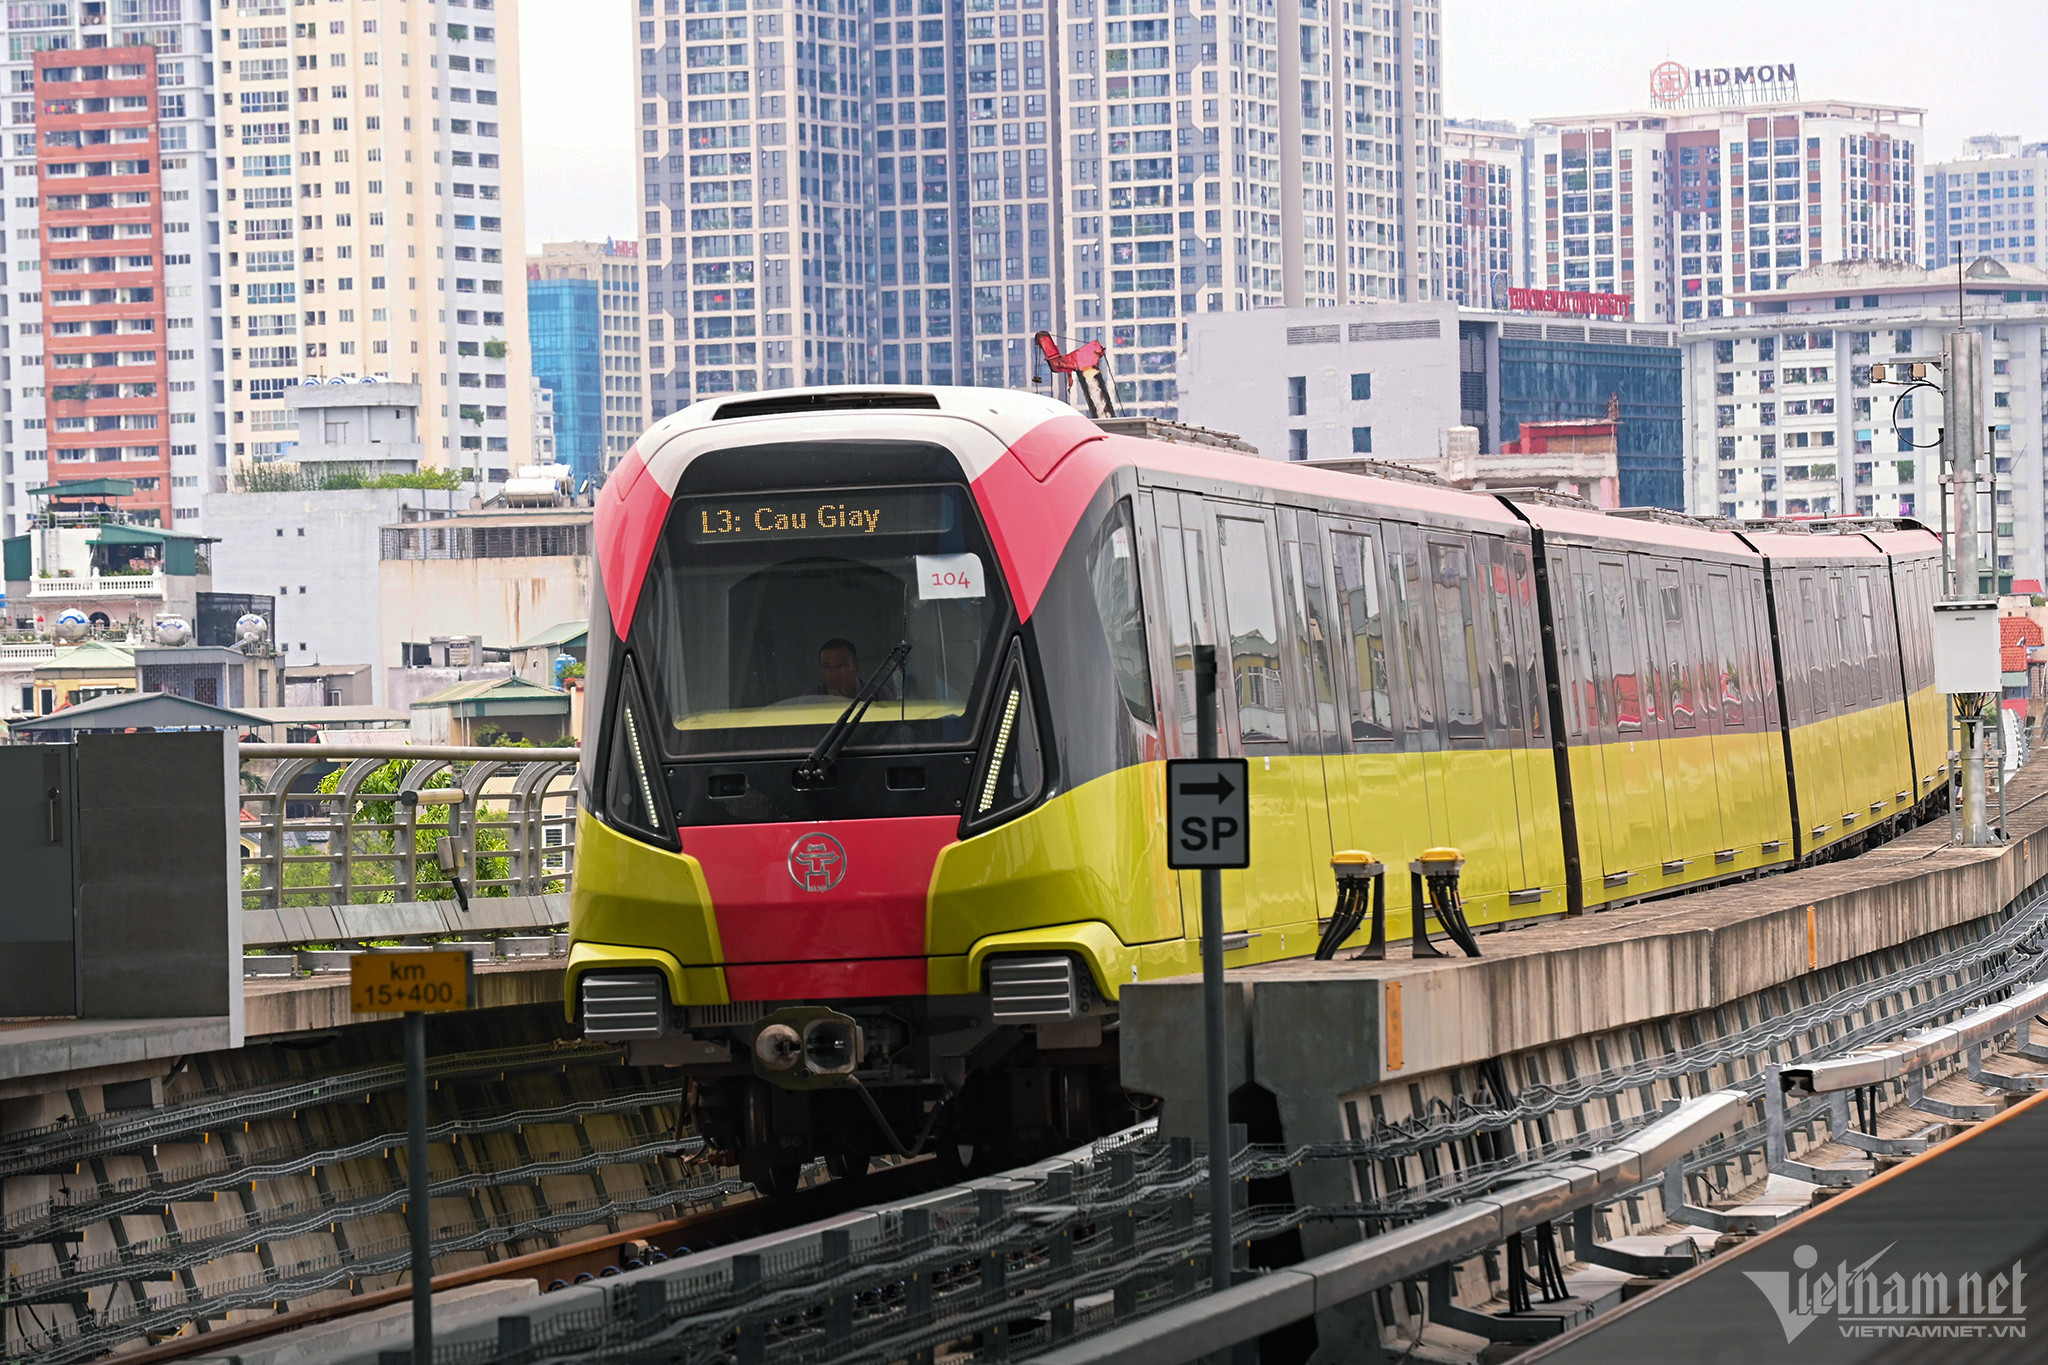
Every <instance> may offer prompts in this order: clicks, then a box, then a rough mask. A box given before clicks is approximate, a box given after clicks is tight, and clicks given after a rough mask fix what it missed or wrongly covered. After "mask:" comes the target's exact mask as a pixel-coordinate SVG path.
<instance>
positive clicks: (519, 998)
mask: <svg viewBox="0 0 2048 1365" xmlns="http://www.w3.org/2000/svg"><path fill="white" fill-rule="evenodd" d="M566 962H567V960H566V959H564V958H559V957H544V958H543V957H536V958H523V959H511V960H508V961H504V962H487V963H479V964H478V965H477V968H476V977H477V1004H478V1007H479V1008H480V1009H502V1008H507V1007H511V1006H516V1005H552V1004H559V1003H560V1001H561V999H562V973H563V969H564V967H565V966H566ZM242 989H243V1003H244V1020H245V1037H244V1038H243V1040H242V1041H243V1042H244V1043H245V1044H246V1043H257V1042H264V1041H268V1040H271V1039H275V1038H283V1037H290V1036H292V1035H294V1034H306V1033H322V1032H328V1031H331V1030H334V1029H339V1028H345V1027H347V1026H349V1025H351V1024H361V1023H367V1022H372V1021H375V1020H379V1019H393V1018H396V1017H397V1016H396V1015H384V1014H364V1015H358V1014H355V1013H354V1012H352V1011H351V1010H350V1009H349V1004H348V977H347V975H346V974H344V973H335V974H334V975H331V976H302V977H296V978H292V979H290V980H277V981H249V982H246V983H244V984H243V988H242ZM234 1046H236V1041H235V1039H234V1038H233V1036H232V1033H231V1031H230V1028H229V1021H228V1020H227V1019H225V1018H211V1019H210V1018H199V1019H18V1020H0V1100H4V1099H13V1098H18V1097H20V1096H23V1095H31V1094H40V1093H42V1092H43V1091H46V1090H49V1089H50V1088H51V1084H50V1078H51V1077H59V1076H61V1077H74V1078H77V1079H82V1080H89V1081H91V1082H92V1083H94V1084H100V1083H105V1082H109V1081H122V1080H130V1079H134V1078H137V1077H140V1076H144V1075H158V1076H161V1075H162V1074H163V1073H164V1072H165V1071H166V1070H167V1069H168V1068H169V1067H170V1065H171V1064H173V1063H175V1062H176V1061H177V1060H178V1059H179V1058H181V1057H187V1056H192V1055H195V1054H200V1053H207V1052H219V1051H222V1050H224V1049H227V1048H232V1047H234Z"/></svg>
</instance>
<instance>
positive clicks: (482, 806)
mask: <svg viewBox="0 0 2048 1365" xmlns="http://www.w3.org/2000/svg"><path fill="white" fill-rule="evenodd" d="M578 752H579V751H578V750H575V749H517V748H470V747H462V746H451V745H419V744H374V745H373V744H362V745H356V744H351V745H326V744H244V745H242V746H241V750H240V760H241V769H242V794H241V800H242V907H243V909H245V910H281V909H292V908H304V907H314V906H329V905H404V904H407V903H411V902H421V901H447V900H454V899H457V887H456V885H455V883H454V881H452V880H451V877H450V874H449V873H447V872H444V871H443V870H442V867H443V861H442V855H443V854H444V853H447V854H452V858H451V859H450V861H452V864H453V866H454V869H455V871H454V873H453V876H454V877H456V878H459V879H460V881H461V883H462V885H461V891H462V894H463V896H465V897H467V898H470V899H481V898H495V897H505V896H538V895H547V894H551V893H556V892H561V891H566V890H567V889H568V883H569V875H570V873H571V872H572V871H574V869H575V860H576V846H575V825H576V791H575V777H576V762H577V758H578Z"/></svg>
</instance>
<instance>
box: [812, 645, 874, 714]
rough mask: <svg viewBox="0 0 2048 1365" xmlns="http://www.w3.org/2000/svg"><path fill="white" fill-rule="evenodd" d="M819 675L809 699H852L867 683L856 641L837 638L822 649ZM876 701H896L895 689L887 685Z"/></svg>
mask: <svg viewBox="0 0 2048 1365" xmlns="http://www.w3.org/2000/svg"><path fill="white" fill-rule="evenodd" d="M818 674H819V678H818V685H817V686H816V687H814V688H812V689H811V690H810V692H809V693H808V694H807V695H809V696H813V697H848V698H850V697H852V696H853V695H854V694H855V693H857V692H859V691H860V688H861V684H862V683H863V682H865V681H866V679H865V678H863V677H862V676H861V672H860V651H859V650H857V649H855V648H854V647H853V641H851V640H845V639H840V638H837V637H834V638H833V639H830V640H827V641H826V642H825V643H824V644H822V645H820V646H818ZM875 700H876V701H894V700H896V692H895V689H894V687H893V686H892V685H891V684H889V683H883V684H882V686H881V688H880V690H878V691H877V692H876V693H875Z"/></svg>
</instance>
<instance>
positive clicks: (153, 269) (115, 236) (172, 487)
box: [0, 0, 226, 534]
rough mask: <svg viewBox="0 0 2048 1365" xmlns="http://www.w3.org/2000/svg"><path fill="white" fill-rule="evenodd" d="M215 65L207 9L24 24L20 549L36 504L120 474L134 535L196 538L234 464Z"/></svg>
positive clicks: (10, 131)
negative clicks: (53, 489) (214, 123)
mask: <svg viewBox="0 0 2048 1365" xmlns="http://www.w3.org/2000/svg"><path fill="white" fill-rule="evenodd" d="M206 50H207V34H206V23H205V16H204V14H203V13H202V11H201V8H200V5H199V4H198V0H109V2H108V3H92V4H69V3H64V2H63V0H44V2H43V3H32V4H17V5H12V6H10V7H9V11H8V49H7V52H6V54H5V57H6V61H5V64H4V67H5V74H4V77H0V80H4V82H5V85H6V87H7V90H8V94H9V99H8V105H7V133H6V144H5V162H4V164H5V175H6V179H7V182H8V186H7V189H8V193H7V199H8V201H9V202H8V203H7V204H6V206H5V225H6V228H7V230H8V242H7V248H8V249H7V253H6V271H5V276H4V281H0V283H4V288H5V292H6V293H7V294H8V295H9V296H10V297H9V298H7V299H6V301H5V315H6V316H7V318H8V325H7V326H5V327H0V350H4V353H5V356H6V359H7V370H6V374H7V378H6V380H5V381H4V382H5V386H6V397H5V402H4V412H5V415H6V429H5V452H4V459H5V475H4V479H0V522H4V524H5V528H6V531H7V533H9V534H18V533H19V532H21V531H22V530H24V529H26V522H27V518H28V516H29V515H30V512H31V510H32V509H31V507H30V499H29V498H28V496H27V490H28V489H30V488H34V487H37V486H40V485H43V484H48V483H59V482H65V481H69V480H76V479H90V478H100V477H107V476H112V477H118V478H122V479H126V480H129V481H130V482H132V483H133V484H134V485H135V490H136V491H135V493H134V495H133V496H132V497H131V498H130V499H128V505H129V506H130V508H131V509H132V515H133V516H134V517H135V518H137V519H139V520H142V521H146V522H153V523H155V524H157V525H161V526H166V527H174V528H177V529H184V530H193V529H196V522H197V518H198V513H199V495H200V492H201V490H202V488H203V487H204V486H205V483H206V481H207V480H208V478H209V476H210V475H211V474H212V472H213V471H214V470H215V469H216V468H218V467H219V466H220V465H221V464H222V463H224V461H225V460H226V444H225V436H224V430H223V427H222V415H221V402H220V396H221V389H222V383H221V381H222V378H223V373H222V367H223V357H222V353H221V350H220V348H219V343H218V341H217V335H218V332H217V327H218V320H219V310H218V304H217V302H216V301H215V299H214V298H213V291H212V290H211V288H210V287H209V285H210V283H211V282H212V281H213V280H214V279H216V278H217V276H216V275H215V273H214V272H215V270H216V269H217V264H218V257H217V254H215V252H214V248H213V246H212V243H213V240H214V237H215V233H216V228H217V225H218V219H217V216H216V215H215V213H214V211H213V208H212V204H211V200H212V198H213V194H212V187H213V185H214V178H215V170H216V164H215V161H214V157H213V155H212V153H211V151H210V142H209V138H208V123H207V115H208V112H209V110H208V106H209V104H210V103H211V100H212V87H211V85H210V84H209V81H210V77H211V71H212V67H211V64H210V63H209V62H208V61H207V60H206V59H205V57H204V55H203V54H204V53H205V52H206Z"/></svg>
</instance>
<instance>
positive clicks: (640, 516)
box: [593, 446, 670, 640]
mask: <svg viewBox="0 0 2048 1365" xmlns="http://www.w3.org/2000/svg"><path fill="white" fill-rule="evenodd" d="M669 502H670V498H669V495H668V494H667V493H666V492H664V491H663V490H662V487H661V484H660V483H658V482H657V481H656V480H654V479H652V478H650V477H648V474H647V462H646V461H645V460H643V459H642V458H641V457H640V447H638V446H634V447H633V448H632V449H631V450H629V451H627V452H626V454H625V458H623V459H621V460H620V461H619V467H618V468H617V469H616V470H614V471H613V472H612V476H611V478H609V479H607V480H605V485H604V491H603V492H601V493H599V494H598V497H597V511H596V513H595V515H594V517H593V522H594V530H595V532H596V535H597V564H598V570H599V572H600V574H601V575H602V576H603V578H604V590H605V596H606V598H608V599H609V601H610V606H611V610H612V628H613V629H614V630H615V631H617V632H618V636H619V638H620V639H622V640H623V639H625V638H626V630H627V628H628V627H629V626H631V625H632V624H633V608H634V607H635V606H637V605H639V602H640V586H641V584H643V583H645V582H646V581H647V567H648V565H650V564H651V563H653V562H654V547H655V546H656V545H657V544H658V543H659V542H660V540H661V528H662V526H663V525H664V524H665V523H666V522H667V521H668V508H669Z"/></svg>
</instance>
